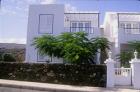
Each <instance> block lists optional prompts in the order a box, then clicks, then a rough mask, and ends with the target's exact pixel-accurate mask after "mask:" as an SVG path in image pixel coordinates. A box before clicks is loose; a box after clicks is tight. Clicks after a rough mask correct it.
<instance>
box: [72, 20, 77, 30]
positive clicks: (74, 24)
mask: <svg viewBox="0 0 140 92" xmlns="http://www.w3.org/2000/svg"><path fill="white" fill-rule="evenodd" d="M76 28H77V23H75V22H74V23H72V28H71V31H72V32H76Z"/></svg>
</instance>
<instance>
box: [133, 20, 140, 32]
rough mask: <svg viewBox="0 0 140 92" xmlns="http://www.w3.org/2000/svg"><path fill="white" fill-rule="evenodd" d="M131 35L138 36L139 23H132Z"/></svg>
mask: <svg viewBox="0 0 140 92" xmlns="http://www.w3.org/2000/svg"><path fill="white" fill-rule="evenodd" d="M132 34H140V24H139V23H133V30H132Z"/></svg>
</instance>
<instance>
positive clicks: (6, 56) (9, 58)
mask: <svg viewBox="0 0 140 92" xmlns="http://www.w3.org/2000/svg"><path fill="white" fill-rule="evenodd" d="M3 61H4V62H15V61H16V60H15V58H14V56H13V55H12V54H4V55H3Z"/></svg>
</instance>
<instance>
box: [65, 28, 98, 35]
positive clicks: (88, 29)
mask: <svg viewBox="0 0 140 92" xmlns="http://www.w3.org/2000/svg"><path fill="white" fill-rule="evenodd" d="M95 29H97V28H94V27H65V32H80V31H83V32H86V33H88V34H94V33H95Z"/></svg>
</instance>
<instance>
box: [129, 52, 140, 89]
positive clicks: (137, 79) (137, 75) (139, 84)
mask: <svg viewBox="0 0 140 92" xmlns="http://www.w3.org/2000/svg"><path fill="white" fill-rule="evenodd" d="M130 63H131V68H132V84H133V86H134V88H135V89H140V60H139V59H137V52H136V51H135V52H134V59H132V60H131V61H130Z"/></svg>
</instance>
